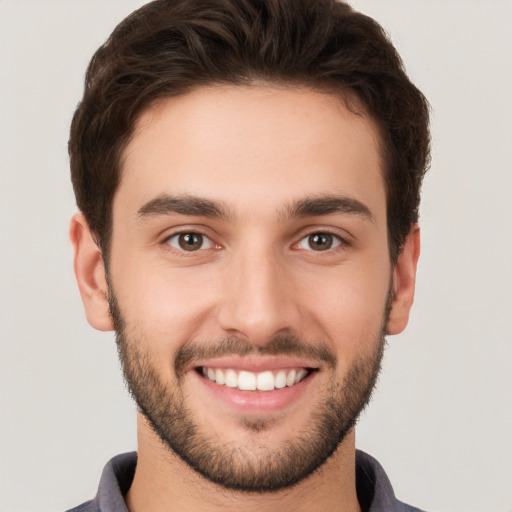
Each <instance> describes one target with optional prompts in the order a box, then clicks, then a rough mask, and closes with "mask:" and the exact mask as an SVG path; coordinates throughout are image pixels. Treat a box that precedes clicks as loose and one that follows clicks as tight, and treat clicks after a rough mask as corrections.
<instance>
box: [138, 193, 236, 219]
mask: <svg viewBox="0 0 512 512" xmlns="http://www.w3.org/2000/svg"><path fill="white" fill-rule="evenodd" d="M173 213H178V214H181V215H190V216H196V217H210V218H215V219H228V218H230V217H232V215H231V212H230V211H229V209H228V208H227V207H226V206H225V205H224V204H223V203H221V202H219V201H212V200H211V199H205V198H202V197H196V196H190V195H183V196H170V195H167V194H164V195H161V196H158V197H156V198H155V199H152V200H151V201H148V202H147V203H145V204H144V205H143V206H141V207H140V208H139V210H138V212H137V215H138V217H139V218H140V219H144V218H147V217H153V216H156V215H170V214H173Z"/></svg>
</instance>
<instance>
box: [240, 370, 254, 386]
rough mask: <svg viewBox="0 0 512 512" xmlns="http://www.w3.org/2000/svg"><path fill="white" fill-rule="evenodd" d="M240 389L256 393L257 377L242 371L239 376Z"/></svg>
mask: <svg viewBox="0 0 512 512" xmlns="http://www.w3.org/2000/svg"><path fill="white" fill-rule="evenodd" d="M238 387H239V388H240V389H243V390H245V391H254V390H255V389H256V375H254V373H251V372H244V371H241V372H240V373H239V374H238Z"/></svg>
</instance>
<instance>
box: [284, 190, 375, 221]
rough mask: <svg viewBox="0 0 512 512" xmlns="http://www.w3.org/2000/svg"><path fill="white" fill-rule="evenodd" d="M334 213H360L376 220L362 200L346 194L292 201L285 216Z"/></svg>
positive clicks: (312, 215) (310, 215) (311, 215)
mask: <svg viewBox="0 0 512 512" xmlns="http://www.w3.org/2000/svg"><path fill="white" fill-rule="evenodd" d="M333 213H344V214H350V215H360V216H362V217H366V218H367V219H368V220H370V221H372V222H374V220H375V219H374V217H373V215H372V212H371V211H370V209H369V208H368V206H366V205H365V204H364V203H362V202H361V201H359V200H357V199H354V198H352V197H346V196H320V197H316V196H311V197H306V198H304V199H300V200H298V201H294V202H292V203H290V204H289V205H288V206H287V207H286V209H285V211H284V216H285V217H290V218H294V217H315V216H320V215H330V214H333Z"/></svg>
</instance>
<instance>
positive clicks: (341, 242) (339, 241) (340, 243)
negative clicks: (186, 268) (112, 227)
mask: <svg viewBox="0 0 512 512" xmlns="http://www.w3.org/2000/svg"><path fill="white" fill-rule="evenodd" d="M183 235H193V236H194V235H195V236H198V237H201V238H202V241H201V242H202V243H201V247H199V248H198V249H196V250H191V251H187V250H186V249H183V248H180V247H177V246H175V245H172V244H171V240H173V239H176V240H179V237H180V236H183ZM319 235H327V236H329V237H332V239H333V241H334V243H336V245H334V247H332V246H331V247H328V248H327V249H325V250H318V251H315V249H313V248H312V247H310V248H309V249H307V248H298V250H300V251H302V250H304V251H309V252H312V253H323V252H329V253H332V252H333V251H336V250H340V249H343V248H347V247H350V245H351V244H350V242H349V241H348V240H347V238H345V237H342V236H340V235H339V234H338V233H334V232H332V231H331V230H328V229H323V230H316V231H311V232H309V233H307V234H305V235H303V236H302V237H301V238H300V240H299V241H298V242H296V243H295V244H293V246H294V247H298V246H299V244H301V243H303V242H305V241H306V243H308V242H307V240H308V238H310V237H313V236H319ZM205 242H208V245H209V247H206V248H202V245H203V244H204V243H205ZM162 244H163V245H166V246H167V248H168V250H172V251H175V252H178V253H179V254H180V255H182V256H193V255H197V253H200V252H202V251H207V250H211V249H221V248H222V246H220V245H219V244H216V243H215V242H214V241H213V240H212V239H211V238H210V237H209V236H208V235H206V234H204V233H202V232H200V231H194V230H183V231H179V232H176V233H172V234H171V235H169V236H167V237H166V238H165V239H164V240H163V241H162ZM178 244H179V242H177V245H178Z"/></svg>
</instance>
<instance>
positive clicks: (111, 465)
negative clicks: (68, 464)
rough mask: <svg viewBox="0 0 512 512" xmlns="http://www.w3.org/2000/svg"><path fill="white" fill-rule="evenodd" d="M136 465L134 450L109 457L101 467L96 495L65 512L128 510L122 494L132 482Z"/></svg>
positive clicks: (114, 511) (121, 511)
mask: <svg viewBox="0 0 512 512" xmlns="http://www.w3.org/2000/svg"><path fill="white" fill-rule="evenodd" d="M136 465H137V454H136V453H135V452H132V453H124V454H122V455H118V456H117V457H114V458H113V459H111V460H110V461H109V462H108V463H107V465H106V466H105V468H104V469H103V473H102V475H101V479H100V484H99V486H98V493H97V494H96V496H95V497H94V498H93V499H92V500H90V501H86V502H85V503H82V504H81V505H78V507H75V508H72V509H69V510H68V511H67V512H128V509H127V508H126V504H125V502H124V496H125V494H126V493H127V492H128V489H129V488H130V486H131V484H132V480H133V475H134V473H135V466H136Z"/></svg>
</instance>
